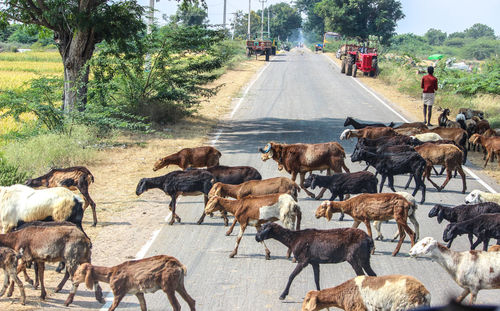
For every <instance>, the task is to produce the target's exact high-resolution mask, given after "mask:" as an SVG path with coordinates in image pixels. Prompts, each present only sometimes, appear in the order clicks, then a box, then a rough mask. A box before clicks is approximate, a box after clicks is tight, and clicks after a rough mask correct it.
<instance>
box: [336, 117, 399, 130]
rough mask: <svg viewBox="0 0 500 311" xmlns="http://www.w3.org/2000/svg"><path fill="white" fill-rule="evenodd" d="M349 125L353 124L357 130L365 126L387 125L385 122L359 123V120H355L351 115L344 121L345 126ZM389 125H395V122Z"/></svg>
mask: <svg viewBox="0 0 500 311" xmlns="http://www.w3.org/2000/svg"><path fill="white" fill-rule="evenodd" d="M349 125H352V127H354V128H355V129H356V130H359V129H362V128H365V127H368V126H370V127H385V126H386V125H385V124H383V123H359V122H358V121H356V120H354V119H353V118H351V117H347V118H346V119H345V122H344V127H347V126H349ZM388 127H394V122H391V124H389V125H388Z"/></svg>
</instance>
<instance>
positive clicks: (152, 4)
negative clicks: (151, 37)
mask: <svg viewBox="0 0 500 311" xmlns="http://www.w3.org/2000/svg"><path fill="white" fill-rule="evenodd" d="M154 22H155V0H149V24H148V31H149V32H150V33H151V31H152V28H153V23H154Z"/></svg>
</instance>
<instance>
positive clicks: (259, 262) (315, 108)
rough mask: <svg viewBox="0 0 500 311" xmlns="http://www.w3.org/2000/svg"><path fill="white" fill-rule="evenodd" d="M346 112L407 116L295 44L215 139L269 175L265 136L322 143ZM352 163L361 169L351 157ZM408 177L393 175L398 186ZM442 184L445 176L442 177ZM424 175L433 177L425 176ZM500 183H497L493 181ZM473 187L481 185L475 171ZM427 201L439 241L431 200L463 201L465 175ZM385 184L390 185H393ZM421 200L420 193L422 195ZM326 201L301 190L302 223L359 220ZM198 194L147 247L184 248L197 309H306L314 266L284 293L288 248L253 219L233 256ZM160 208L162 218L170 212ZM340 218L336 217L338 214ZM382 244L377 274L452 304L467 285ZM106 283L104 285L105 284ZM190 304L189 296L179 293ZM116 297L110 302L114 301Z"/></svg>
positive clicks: (424, 227) (328, 281)
mask: <svg viewBox="0 0 500 311" xmlns="http://www.w3.org/2000/svg"><path fill="white" fill-rule="evenodd" d="M346 116H352V117H354V118H356V119H357V120H360V121H364V122H385V123H389V122H390V121H395V122H401V119H400V118H399V117H398V116H397V115H396V114H394V113H393V112H392V111H390V110H389V109H388V108H387V107H385V106H384V105H382V104H381V103H380V102H379V101H378V100H377V99H375V98H374V97H373V96H372V95H371V94H369V93H368V92H366V91H365V90H364V89H362V88H361V87H360V86H359V85H358V83H357V82H356V81H354V80H353V79H352V78H350V77H346V76H345V75H341V74H340V73H339V70H338V69H337V67H335V66H334V65H333V64H332V63H331V62H330V61H329V60H328V59H327V57H326V56H324V55H322V54H313V53H310V52H307V51H304V50H294V51H292V52H289V53H287V54H286V55H279V56H276V57H274V58H273V59H272V61H271V62H270V64H269V66H267V67H266V68H265V69H264V71H263V72H262V74H261V76H260V77H259V79H258V80H257V81H256V82H255V83H254V84H253V85H252V87H251V88H250V89H249V91H248V93H247V94H246V95H245V98H244V100H243V101H242V102H241V105H240V106H239V108H238V109H237V110H236V111H235V113H234V115H233V117H232V119H231V120H230V121H228V122H227V123H226V124H224V125H223V126H222V127H221V130H222V132H221V133H220V137H218V140H217V142H216V147H217V148H218V149H219V150H220V151H221V152H222V154H223V156H222V158H221V163H222V164H225V165H250V166H253V167H255V168H257V169H258V170H259V171H260V172H261V173H262V175H263V177H264V178H270V177H275V176H288V175H287V174H286V173H280V172H278V170H277V165H276V163H275V162H274V161H268V162H262V161H261V160H260V154H259V153H258V150H257V148H258V147H263V146H264V145H265V144H266V143H267V142H268V141H279V142H285V143H298V142H302V143H318V142H327V141H339V135H340V134H341V132H342V131H343V130H344V127H343V122H344V120H345V118H346ZM354 143H355V142H354V141H350V142H346V141H342V142H341V144H342V146H344V148H345V150H346V153H347V154H350V153H351V152H352V149H353V146H354ZM347 165H348V167H349V168H350V169H351V171H352V172H354V171H358V170H360V169H362V168H363V167H361V166H360V165H359V164H352V163H351V162H350V159H347ZM406 179H407V177H406V176H404V177H396V182H395V183H396V185H397V186H398V187H397V190H402V188H401V186H402V185H404V183H405V182H406ZM436 179H437V180H436V181H437V183H438V184H439V183H442V182H443V180H444V179H443V178H436ZM426 184H429V183H428V182H427V183H426ZM493 186H494V188H495V189H497V190H498V186H497V185H493ZM467 187H468V190H469V191H470V190H472V189H483V190H484V187H482V186H481V185H480V184H479V183H478V182H477V181H475V180H474V179H473V178H471V177H470V176H468V178H467ZM427 189H428V191H427V201H426V202H425V204H423V205H419V209H418V211H417V219H418V220H419V222H420V228H421V229H420V230H421V231H420V232H421V233H420V235H421V237H425V236H433V237H435V238H437V239H438V240H439V241H441V236H442V232H443V229H444V226H445V224H442V225H438V224H437V222H436V219H435V218H434V219H429V218H428V217H427V213H428V211H429V208H430V207H432V206H433V205H434V204H436V203H442V204H447V205H456V204H460V203H462V202H463V199H464V195H463V194H462V193H461V192H460V190H461V182H460V180H459V179H458V178H457V179H453V180H452V181H451V182H450V183H449V184H448V186H447V188H446V189H445V191H444V192H441V193H438V192H437V191H436V190H435V189H434V188H433V187H432V186H431V185H428V188H427ZM384 190H385V191H390V190H389V189H388V188H385V189H384ZM417 200H418V201H420V193H418V194H417ZM318 204H319V202H318V201H315V200H312V199H309V198H306V196H305V194H304V193H303V192H302V193H301V194H300V199H299V205H300V206H301V209H302V212H303V223H302V227H303V228H323V229H327V228H339V227H349V226H351V225H352V219H351V218H350V217H348V216H346V219H347V220H346V221H343V222H338V221H332V222H327V221H326V219H324V218H322V219H315V217H314V211H315V209H316V207H317V206H318ZM202 209H203V207H202V198H201V197H184V198H182V200H181V202H180V203H179V204H178V206H177V212H178V215H179V216H180V217H181V218H182V221H183V222H182V224H177V223H176V224H175V225H174V226H168V225H165V227H163V228H162V229H161V231H160V232H159V234H158V236H157V237H156V239H155V240H154V242H153V243H152V245H151V246H150V247H149V250H148V251H147V252H146V256H152V255H156V254H169V255H173V256H175V257H177V258H178V259H180V260H181V262H182V263H184V264H185V265H186V266H187V268H188V274H187V277H186V281H185V284H186V288H187V290H188V292H189V293H190V295H191V296H192V297H193V298H194V299H196V304H197V310H300V308H301V303H302V300H303V298H304V296H305V294H306V293H307V291H309V290H311V289H315V286H314V280H313V271H312V268H311V267H310V266H308V267H307V268H306V269H304V270H303V271H302V272H301V274H299V275H298V276H297V277H296V279H295V280H294V282H293V284H292V287H291V289H290V294H289V296H288V297H287V298H286V300H284V301H280V300H278V297H279V295H280V293H281V292H282V291H283V289H284V287H285V284H286V282H287V279H288V276H289V275H290V273H291V272H292V270H293V269H294V267H295V264H293V263H292V262H291V260H287V259H286V258H285V254H286V248H285V247H284V246H283V245H281V244H279V243H278V242H276V241H274V240H272V241H269V242H268V243H267V245H268V247H269V249H270V250H271V256H272V259H271V260H269V261H267V260H265V259H264V249H263V247H262V246H261V244H259V243H257V242H256V241H255V238H254V237H255V232H256V231H255V228H253V227H252V228H249V229H247V232H246V233H245V236H244V237H243V239H242V242H241V244H240V248H239V253H238V255H236V257H235V258H233V259H230V258H229V257H228V256H229V253H230V252H231V251H232V250H233V248H234V244H235V240H236V235H237V233H238V230H239V228H238V226H237V227H236V228H235V231H234V232H233V234H232V235H231V236H229V237H226V236H225V235H224V232H225V230H226V228H224V226H223V222H222V220H221V219H220V218H209V217H207V218H206V220H205V223H204V224H202V225H196V223H195V222H196V221H197V219H198V217H199V216H200V214H201V212H202ZM166 215H167V208H165V215H158V217H165V216H166ZM335 219H338V216H337V217H335ZM360 228H361V229H365V228H364V225H361V226H360ZM382 229H383V234H384V236H385V237H389V236H391V235H392V234H393V232H394V231H395V230H396V225H395V223H394V222H393V221H391V222H390V223H389V224H384V225H383V228H382ZM375 245H376V252H375V255H373V256H372V259H371V263H372V267H373V269H374V270H375V272H376V273H377V274H378V275H385V274H394V273H400V274H408V275H412V276H415V277H417V278H418V279H419V280H420V281H422V282H423V283H424V285H425V286H426V287H427V289H428V290H429V291H430V292H431V294H432V305H437V304H443V303H446V302H447V300H448V299H449V298H450V297H451V296H456V295H458V294H459V293H460V292H461V288H460V287H458V286H457V285H456V284H455V282H454V281H453V280H452V279H451V278H450V276H449V275H448V274H447V273H446V272H445V271H444V270H443V268H442V267H441V266H439V265H438V264H437V263H435V262H432V261H431V260H428V259H425V258H421V259H414V258H410V257H409V256H408V255H407V253H408V250H409V249H410V244H409V241H408V240H407V241H405V243H404V244H403V246H402V248H401V251H400V253H399V254H398V256H396V257H392V256H391V252H392V251H393V249H394V247H395V246H396V243H392V242H389V241H388V240H385V241H382V242H381V241H375ZM453 249H454V250H467V249H468V242H467V238H466V237H461V238H458V239H457V241H456V242H455V244H454V246H453ZM320 269H321V273H320V275H321V287H322V288H327V287H331V286H335V285H338V284H340V283H342V282H344V281H346V280H348V279H350V278H352V277H354V276H355V274H354V271H353V270H352V269H351V267H350V266H349V265H348V264H346V263H342V264H335V265H334V264H330V265H322V266H321V268H320ZM105 288H106V287H105ZM499 294H500V291H499V290H489V291H486V290H485V291H482V292H480V294H479V296H478V302H479V303H494V302H497V303H498V302H499V301H500V299H499V298H498V296H499ZM178 298H179V300H180V302H181V304H182V308H183V310H187V309H188V306H187V304H186V303H185V302H184V301H183V300H182V299H181V298H180V297H179V296H178ZM146 301H147V303H148V309H150V310H164V309H165V308H167V309H168V310H170V309H171V307H170V304H169V303H168V300H167V297H166V295H165V294H164V293H162V292H157V293H156V294H154V295H147V296H146ZM108 306H109V305H108ZM138 307H139V305H138V301H137V299H136V297H135V296H127V297H126V299H124V300H123V301H122V303H121V304H120V306H119V308H120V309H121V310H137V309H138Z"/></svg>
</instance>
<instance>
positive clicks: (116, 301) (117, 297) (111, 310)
mask: <svg viewBox="0 0 500 311" xmlns="http://www.w3.org/2000/svg"><path fill="white" fill-rule="evenodd" d="M113 294H114V293H113ZM167 295H168V294H167ZM123 297H125V294H120V295H115V298H114V299H113V304H112V305H111V307H110V308H109V309H108V311H114V310H115V309H116V307H118V305H119V304H120V301H122V299H123ZM174 298H175V297H174ZM169 300H170V298H169ZM170 303H172V302H170ZM177 303H179V302H177ZM174 310H180V308H179V309H175V308H174Z"/></svg>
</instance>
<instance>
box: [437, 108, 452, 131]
mask: <svg viewBox="0 0 500 311" xmlns="http://www.w3.org/2000/svg"><path fill="white" fill-rule="evenodd" d="M449 115H450V109H448V108H446V109H444V110H443V112H442V113H441V114H440V115H439V117H438V125H439V126H443V127H446V122H447V121H448V116H449Z"/></svg>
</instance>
